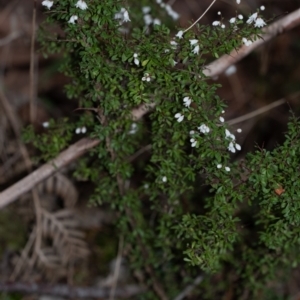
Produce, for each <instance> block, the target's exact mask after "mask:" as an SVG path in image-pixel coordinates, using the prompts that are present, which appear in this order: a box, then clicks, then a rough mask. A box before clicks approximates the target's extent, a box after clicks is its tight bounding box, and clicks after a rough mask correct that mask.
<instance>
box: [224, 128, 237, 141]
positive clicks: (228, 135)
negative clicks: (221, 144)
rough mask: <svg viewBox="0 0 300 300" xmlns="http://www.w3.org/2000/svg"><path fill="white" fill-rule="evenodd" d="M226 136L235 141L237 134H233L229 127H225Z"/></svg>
mask: <svg viewBox="0 0 300 300" xmlns="http://www.w3.org/2000/svg"><path fill="white" fill-rule="evenodd" d="M225 138H226V139H229V140H231V141H234V140H235V135H234V134H232V133H231V132H230V131H229V130H228V129H225Z"/></svg>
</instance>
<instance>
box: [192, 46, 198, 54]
mask: <svg viewBox="0 0 300 300" xmlns="http://www.w3.org/2000/svg"><path fill="white" fill-rule="evenodd" d="M199 50H200V47H199V45H197V46H196V47H195V48H194V49H193V51H192V52H193V53H194V54H199Z"/></svg>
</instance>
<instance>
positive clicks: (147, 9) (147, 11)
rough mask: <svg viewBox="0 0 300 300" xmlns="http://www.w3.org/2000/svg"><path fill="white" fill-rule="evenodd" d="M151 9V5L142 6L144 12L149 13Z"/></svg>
mask: <svg viewBox="0 0 300 300" xmlns="http://www.w3.org/2000/svg"><path fill="white" fill-rule="evenodd" d="M150 10H151V7H150V6H143V7H142V11H143V13H144V14H147V13H149V12H150Z"/></svg>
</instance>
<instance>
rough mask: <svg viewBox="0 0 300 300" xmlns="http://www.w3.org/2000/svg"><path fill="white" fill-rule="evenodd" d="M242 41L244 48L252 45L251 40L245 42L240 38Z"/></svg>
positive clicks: (244, 39)
mask: <svg viewBox="0 0 300 300" xmlns="http://www.w3.org/2000/svg"><path fill="white" fill-rule="evenodd" d="M242 41H243V43H244V45H245V46H247V47H248V46H250V45H251V44H252V41H251V40H247V39H246V38H242Z"/></svg>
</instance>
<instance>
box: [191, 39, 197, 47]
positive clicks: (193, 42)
mask: <svg viewBox="0 0 300 300" xmlns="http://www.w3.org/2000/svg"><path fill="white" fill-rule="evenodd" d="M197 43H198V40H190V44H191V46H193V45H195V44H197Z"/></svg>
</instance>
